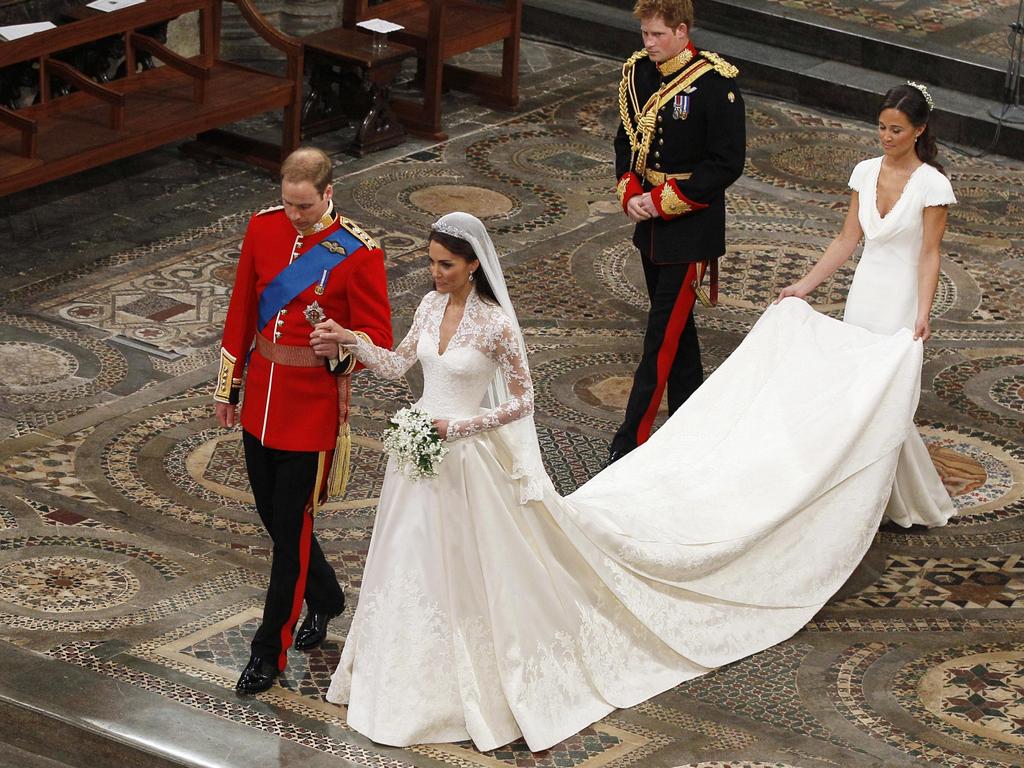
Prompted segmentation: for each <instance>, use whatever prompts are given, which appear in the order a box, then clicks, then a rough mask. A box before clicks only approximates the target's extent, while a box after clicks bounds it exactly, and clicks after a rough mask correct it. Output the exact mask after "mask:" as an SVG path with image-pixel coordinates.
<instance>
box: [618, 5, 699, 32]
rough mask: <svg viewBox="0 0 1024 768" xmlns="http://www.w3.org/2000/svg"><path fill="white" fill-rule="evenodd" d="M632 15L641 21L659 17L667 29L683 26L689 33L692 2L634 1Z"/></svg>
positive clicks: (691, 21)
mask: <svg viewBox="0 0 1024 768" xmlns="http://www.w3.org/2000/svg"><path fill="white" fill-rule="evenodd" d="M633 15H634V16H636V17H637V18H638V19H641V20H642V19H650V18H653V17H655V16H660V17H661V20H662V21H663V22H665V26H666V27H668V28H669V29H675V28H676V27H678V26H679V25H680V24H685V25H686V29H687V31H689V29H690V27H692V26H693V0H636V5H634V6H633Z"/></svg>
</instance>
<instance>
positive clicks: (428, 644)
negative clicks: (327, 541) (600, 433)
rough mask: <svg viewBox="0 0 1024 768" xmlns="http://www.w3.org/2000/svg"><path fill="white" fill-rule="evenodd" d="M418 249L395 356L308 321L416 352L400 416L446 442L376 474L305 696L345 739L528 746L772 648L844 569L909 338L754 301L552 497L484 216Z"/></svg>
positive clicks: (366, 356) (439, 231) (906, 387)
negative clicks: (348, 581) (615, 449)
mask: <svg viewBox="0 0 1024 768" xmlns="http://www.w3.org/2000/svg"><path fill="white" fill-rule="evenodd" d="M431 240H432V242H431V244H430V259H431V271H432V274H433V276H434V278H435V285H436V288H437V290H436V291H435V292H431V293H429V294H428V295H427V296H426V297H425V298H424V299H423V301H422V302H421V304H420V306H419V308H418V309H417V311H416V314H415V318H414V320H413V323H412V327H411V328H410V330H409V333H408V335H407V336H406V337H405V339H404V340H403V341H402V343H401V344H400V345H399V346H398V348H397V349H396V350H395V351H394V352H391V351H389V350H385V349H380V348H377V347H374V346H373V345H372V344H370V343H369V342H368V341H367V340H366V339H365V338H356V337H355V336H354V335H353V334H351V333H350V332H348V331H346V330H344V329H341V328H340V327H339V326H338V325H337V324H336V323H333V321H329V320H328V321H326V322H325V323H323V324H321V325H319V326H317V328H316V329H315V330H314V332H313V339H312V343H313V345H314V348H317V349H318V352H319V353H321V354H326V353H328V352H330V351H331V350H330V345H331V344H334V343H344V344H345V345H346V346H349V347H350V348H352V349H354V351H355V354H356V355H357V356H358V358H359V359H360V360H361V361H362V362H363V363H364V364H366V366H367V367H368V368H370V369H371V370H373V371H375V372H376V373H378V374H380V375H382V376H387V377H392V378H397V377H399V376H402V375H403V373H404V372H405V371H406V370H408V368H409V367H410V366H412V365H413V364H414V363H415V362H416V361H417V360H418V361H419V362H420V364H421V365H422V366H423V373H424V387H423V396H422V397H421V399H420V400H419V401H418V403H417V405H418V406H419V407H420V408H422V409H423V410H426V411H427V412H428V413H430V414H431V415H432V416H434V417H435V418H436V419H437V421H436V424H437V426H438V428H439V431H441V432H442V433H444V434H446V436H447V441H448V446H449V449H450V452H449V453H448V455H447V456H446V457H445V458H444V459H443V461H442V462H441V463H440V465H439V474H438V476H437V477H436V478H433V479H429V480H411V479H408V478H406V477H405V476H404V475H403V474H402V473H401V471H400V470H399V469H398V468H397V467H396V466H395V463H394V461H391V462H389V464H388V467H387V470H386V474H385V480H384V486H383V489H382V492H381V499H380V505H379V507H378V511H377V517H376V522H375V525H374V531H373V537H372V540H371V543H370V550H369V553H368V556H367V562H366V568H365V571H364V574H363V580H362V588H361V592H360V597H359V602H358V606H357V609H356V612H355V615H354V617H353V620H352V626H351V628H350V630H349V634H348V637H347V639H346V642H345V646H344V650H343V652H342V657H341V661H340V663H339V666H338V669H337V670H336V672H335V673H334V677H333V679H332V681H331V686H330V689H329V691H328V693H327V699H328V701H331V702H335V703H338V704H347V705H348V713H347V719H348V723H349V725H350V726H351V727H353V728H354V729H356V730H357V731H359V732H360V733H363V734H365V735H366V736H367V737H369V738H370V739H372V740H373V741H376V742H379V743H383V744H388V745H393V746H407V745H410V744H415V743H423V742H447V741H461V740H466V739H472V741H473V743H474V744H475V746H476V747H477V748H478V749H480V750H489V749H493V748H496V747H498V746H501V745H503V744H505V743H507V742H509V741H512V740H514V739H516V738H518V737H519V736H520V735H522V736H523V737H524V738H525V740H526V742H527V744H528V745H529V747H530V748H531V749H532V750H541V749H546V748H548V747H550V746H552V745H553V744H555V743H557V742H559V741H561V740H563V739H565V738H568V737H569V736H571V735H572V734H574V733H576V732H577V731H578V730H580V729H581V728H583V727H585V726H587V725H588V724H590V723H592V722H594V721H596V720H598V719H600V718H601V717H603V716H604V715H606V714H608V713H609V712H611V711H612V710H614V709H616V708H620V707H629V706H632V705H635V704H638V703H640V702H641V701H643V700H645V699H647V698H650V697H651V696H654V695H655V694H658V693H660V692H662V691H665V690H667V689H669V688H672V687H673V686H675V685H677V684H678V683H680V682H682V681H684V680H688V679H690V678H693V677H696V676H698V675H701V674H704V673H706V672H708V671H710V670H711V669H713V668H715V667H718V666H720V665H722V664H726V663H728V662H731V661H734V660H736V659H739V658H742V657H744V656H747V655H749V654H751V653H754V652H756V651H759V650H762V649H764V648H767V647H769V646H771V645H773V644H775V643H778V642H780V641H782V640H784V639H786V638H787V637H789V636H791V635H792V634H794V633H795V632H796V631H798V630H799V629H800V627H802V626H803V625H804V623H805V622H806V621H807V620H808V619H810V618H811V617H812V616H813V615H814V614H815V613H816V612H817V611H818V610H819V609H820V608H821V606H822V605H823V604H824V603H825V601H826V600H827V599H828V598H829V597H830V596H831V595H832V594H833V593H834V592H835V591H836V589H838V588H839V587H840V586H841V585H842V584H843V582H844V581H845V580H846V579H847V578H848V576H849V575H850V573H851V572H852V571H853V569H854V568H855V567H856V565H857V564H858V563H859V562H860V560H861V558H862V557H863V555H864V553H865V552H866V551H867V548H868V546H869V545H870V543H871V541H872V538H873V536H874V534H875V531H876V529H877V526H878V523H879V521H880V519H881V515H882V511H883V509H884V506H885V500H886V498H887V496H888V491H889V488H890V487H891V484H892V478H893V474H894V472H895V467H896V459H897V456H898V454H899V449H900V445H901V444H902V443H903V441H904V439H905V438H906V432H907V425H908V424H909V423H910V419H911V417H912V414H913V412H914V409H915V408H916V405H917V381H918V377H919V372H920V364H921V344H920V342H916V341H914V340H913V339H912V338H911V334H910V332H904V333H901V334H895V335H891V336H881V335H878V334H873V333H870V332H869V331H867V330H865V329H863V328H858V327H855V326H852V325H849V324H844V323H841V322H839V321H837V320H833V319H831V318H828V317H826V316H824V315H820V314H817V313H816V312H814V311H813V310H812V309H811V308H810V307H809V306H808V305H807V304H806V303H805V302H803V301H800V300H798V299H788V300H786V301H783V302H781V303H780V304H778V305H777V306H772V307H771V308H769V309H768V310H767V311H766V313H765V314H764V316H763V317H762V318H761V319H760V320H759V321H758V323H757V324H756V325H755V327H754V329H753V330H752V331H751V333H750V334H749V335H748V336H747V338H746V339H745V340H744V341H743V343H742V344H741V345H740V346H739V348H738V349H737V350H736V352H734V353H733V355H732V356H730V358H729V359H728V360H726V361H725V363H723V364H722V365H721V366H720V367H719V369H718V371H716V372H715V374H714V375H713V376H711V377H709V379H708V381H707V382H705V384H704V385H703V387H701V389H700V390H698V391H697V393H696V394H694V395H693V397H691V398H690V400H689V401H687V403H686V405H685V406H684V407H682V408H680V409H679V411H678V412H677V413H676V414H675V415H674V416H673V417H672V418H671V419H669V420H668V422H666V423H665V425H664V426H662V428H661V429H660V430H658V432H657V433H656V434H655V435H654V436H653V437H652V438H651V440H649V441H648V442H647V443H646V444H645V445H644V446H642V447H641V448H640V449H638V450H636V451H633V452H632V453H631V454H629V455H628V456H626V457H625V458H623V459H622V460H621V461H619V462H617V463H615V464H614V465H612V466H611V467H609V468H608V469H606V470H604V471H603V472H601V473H600V474H599V475H597V476H596V477H594V478H593V479H592V480H591V481H589V482H588V483H586V484H585V485H583V486H582V487H580V488H579V489H578V490H577V491H576V492H575V493H573V494H572V495H570V496H568V497H566V498H562V497H559V496H558V495H557V493H556V492H555V490H554V488H553V487H552V485H551V483H550V481H549V480H548V478H547V476H546V475H545V474H544V470H543V466H542V464H541V463H540V452H539V448H538V445H537V435H536V429H535V427H534V425H533V419H532V408H533V388H532V384H531V382H530V377H529V369H528V366H527V362H526V354H525V345H524V343H523V337H522V334H521V332H520V329H519V326H518V323H517V320H516V316H515V312H514V310H513V308H512V304H511V302H510V301H509V299H508V293H507V291H506V289H505V283H504V278H503V277H502V272H501V268H500V265H499V263H498V259H497V255H496V254H495V252H494V247H493V245H492V244H491V240H490V238H489V237H488V235H487V232H486V230H485V229H484V226H483V224H481V222H480V221H479V220H477V219H476V218H474V217H472V216H470V215H468V214H463V213H454V214H449V215H447V216H444V217H442V218H441V219H440V220H439V221H438V222H437V223H436V224H435V225H434V228H433V233H432V236H431ZM481 274H483V275H484V276H486V281H487V285H489V287H490V289H491V290H490V293H492V294H493V295H494V296H495V297H496V298H495V299H494V300H493V301H490V300H488V299H487V298H485V297H484V295H483V292H482V290H481V289H480V288H478V287H475V286H481V285H482V284H483V282H482V280H481V278H480V277H479V275H481ZM471 275H472V277H473V279H470V278H471ZM484 401H486V402H488V404H489V406H490V407H488V408H485V409H481V408H480V405H481V403H482V402H484ZM837 402H843V407H842V408H841V409H837V408H836V407H835V404H836V403H837ZM808 544H813V553H811V552H810V551H809V548H808Z"/></svg>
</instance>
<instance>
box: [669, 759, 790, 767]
mask: <svg viewBox="0 0 1024 768" xmlns="http://www.w3.org/2000/svg"><path fill="white" fill-rule="evenodd" d="M676 768H796V766H794V765H791V764H789V763H762V762H751V761H750V760H730V761H729V762H727V763H723V762H722V761H721V760H711V761H708V762H703V763H686V764H685V765H677V766H676Z"/></svg>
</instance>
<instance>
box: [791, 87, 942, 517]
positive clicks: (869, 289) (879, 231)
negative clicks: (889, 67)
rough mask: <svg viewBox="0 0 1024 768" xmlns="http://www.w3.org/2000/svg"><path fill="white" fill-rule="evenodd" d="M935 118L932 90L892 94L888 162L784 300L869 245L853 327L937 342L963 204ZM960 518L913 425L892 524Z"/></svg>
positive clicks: (861, 178)
mask: <svg viewBox="0 0 1024 768" xmlns="http://www.w3.org/2000/svg"><path fill="white" fill-rule="evenodd" d="M930 112H931V96H930V95H929V94H928V91H927V89H925V87H924V86H922V85H919V84H916V83H907V84H905V85H898V86H896V87H895V88H892V89H891V90H890V91H889V92H888V93H887V94H886V96H885V99H884V100H883V102H882V106H881V108H880V109H879V112H878V132H879V138H880V139H881V142H882V148H883V151H884V154H883V155H882V156H881V157H876V158H874V159H871V160H864V161H863V162H861V163H858V165H857V167H856V168H854V169H853V174H852V175H851V176H850V187H851V189H852V190H853V192H852V194H851V196H850V198H851V199H850V209H849V211H848V213H847V215H846V221H845V223H844V224H843V229H842V231H841V232H840V233H839V235H838V236H837V237H836V239H835V240H833V241H832V244H831V245H829V247H828V248H827V249H826V251H825V254H824V255H823V256H822V258H821V260H820V261H819V262H818V263H817V264H816V265H815V266H814V268H813V269H812V270H811V271H810V272H808V273H807V275H806V276H804V277H803V279H801V280H799V281H798V282H796V283H794V284H793V285H791V286H789V287H787V288H784V289H783V290H782V292H781V294H780V296H779V298H785V297H787V296H797V297H799V298H804V297H805V296H807V295H808V294H809V293H810V292H811V291H813V290H814V289H815V288H816V287H817V286H818V285H819V284H820V283H821V282H822V281H823V280H825V279H826V278H828V276H829V275H831V274H832V273H833V272H835V271H836V269H838V268H839V266H840V265H842V264H843V263H844V262H845V261H846V260H847V259H849V258H850V256H851V255H852V254H853V251H854V249H855V248H856V247H857V243H859V242H860V239H861V237H863V238H864V251H863V255H862V256H861V259H860V262H859V263H858V264H857V269H856V272H855V273H854V276H853V284H852V285H851V286H850V293H849V296H847V299H846V313H845V314H844V316H843V320H844V321H845V322H847V323H853V324H854V325H859V326H861V327H863V328H867V329H868V330H871V331H874V332H875V333H895V332H896V331H898V330H899V329H901V328H907V329H909V330H911V331H913V332H914V338H915V339H921V340H922V341H927V340H928V337H929V336H930V335H931V327H930V320H929V318H930V315H931V308H932V301H933V299H934V298H935V289H936V286H937V285H938V281H939V245H940V244H941V242H942V235H943V233H944V232H945V229H946V213H947V206H949V205H952V204H953V203H955V202H956V197H954V195H953V188H952V186H951V185H950V183H949V179H948V178H946V176H945V175H944V173H943V170H942V166H941V165H940V164H939V163H938V162H937V161H936V159H935V158H936V146H935V139H934V138H933V137H932V135H931V132H930V131H929V129H928V116H929V113H930ZM955 514H956V509H955V508H954V506H953V502H952V500H951V499H950V498H949V493H948V492H947V491H946V489H945V487H944V486H943V484H942V480H941V479H940V478H939V475H938V473H937V472H936V471H935V466H934V465H933V464H932V461H931V457H930V456H929V455H928V449H927V448H926V447H925V445H924V441H923V440H922V439H921V435H920V434H919V433H918V431H917V429H916V428H913V425H911V429H910V430H909V432H908V434H907V440H906V442H905V443H904V444H903V451H902V453H901V454H900V460H899V465H898V467H897V470H896V480H895V482H894V483H893V488H892V495H891V496H890V497H889V503H888V506H887V507H886V510H885V516H886V517H887V518H888V519H890V520H892V521H893V522H895V523H898V524H899V525H902V526H904V527H909V526H911V525H914V524H917V525H927V526H940V525H945V524H946V522H947V521H948V520H949V518H951V517H952V516H953V515H955Z"/></svg>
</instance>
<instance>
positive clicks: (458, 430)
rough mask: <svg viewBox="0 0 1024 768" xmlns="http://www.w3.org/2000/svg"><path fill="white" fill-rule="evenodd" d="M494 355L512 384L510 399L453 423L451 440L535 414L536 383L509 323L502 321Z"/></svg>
mask: <svg viewBox="0 0 1024 768" xmlns="http://www.w3.org/2000/svg"><path fill="white" fill-rule="evenodd" d="M493 356H494V359H495V361H496V362H497V363H498V367H499V368H500V369H501V375H502V377H503V378H504V379H505V384H506V385H507V386H508V390H509V394H510V397H509V399H508V400H506V401H505V402H503V403H502V404H501V405H499V406H498V407H497V408H492V409H491V410H489V411H487V412H486V413H482V414H480V415H479V416H475V417H473V418H472V419H460V420H459V421H453V422H450V423H449V424H448V437H447V439H448V440H458V439H459V438H462V437H468V436H470V435H473V434H476V433H477V432H480V431H482V430H485V429H494V428H495V427H500V426H502V425H503V424H508V423H510V422H513V421H515V420H516V419H521V418H523V417H524V416H529V415H531V414H532V413H533V382H532V381H531V380H530V369H529V367H528V366H527V364H526V360H525V358H524V357H523V353H522V350H521V349H520V346H519V340H518V338H517V336H516V334H515V332H514V331H513V330H512V326H511V324H510V323H508V322H505V323H503V324H502V326H501V330H500V332H499V333H498V335H497V338H496V340H495V343H494V346H493Z"/></svg>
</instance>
